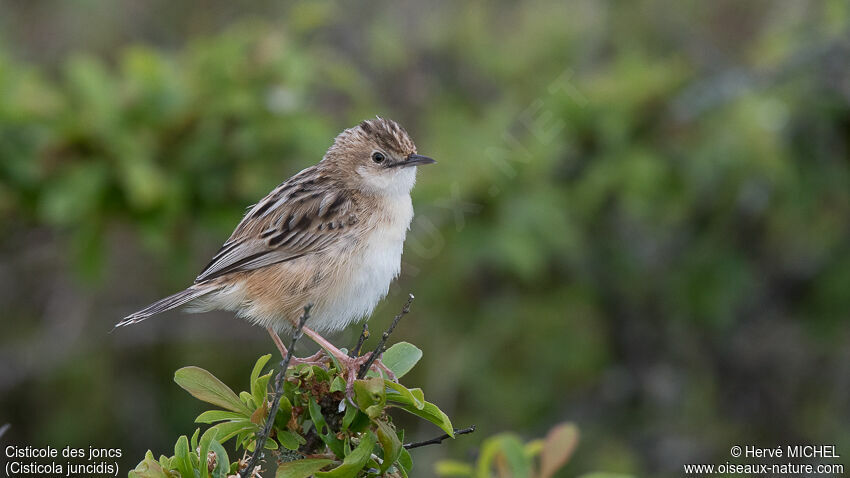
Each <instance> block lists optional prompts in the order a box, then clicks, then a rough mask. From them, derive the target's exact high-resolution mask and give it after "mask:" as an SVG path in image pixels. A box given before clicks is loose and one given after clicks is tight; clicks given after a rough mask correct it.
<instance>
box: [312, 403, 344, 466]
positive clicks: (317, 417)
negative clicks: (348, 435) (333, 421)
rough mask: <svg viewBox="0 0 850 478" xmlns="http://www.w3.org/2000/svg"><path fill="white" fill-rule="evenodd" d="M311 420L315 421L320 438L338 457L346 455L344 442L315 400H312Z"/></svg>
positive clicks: (314, 424)
mask: <svg viewBox="0 0 850 478" xmlns="http://www.w3.org/2000/svg"><path fill="white" fill-rule="evenodd" d="M309 409H310V420H313V426H314V427H315V428H316V433H318V434H319V438H321V439H322V441H323V442H324V443H325V445H327V446H328V448H330V449H331V451H333V452H334V454H335V455H336V456H339V457H342V456H343V455H344V454H345V453H344V451H343V447H342V445H343V444H342V440H340V439H339V438H337V437H336V433H334V431H333V430H331V427H330V425H328V422H327V421H326V420H325V417H324V416H323V415H322V407H320V406H319V404H318V403H316V401H315V400H314V399H313V398H310V404H309Z"/></svg>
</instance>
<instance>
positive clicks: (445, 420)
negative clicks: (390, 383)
mask: <svg viewBox="0 0 850 478" xmlns="http://www.w3.org/2000/svg"><path fill="white" fill-rule="evenodd" d="M392 390H394V389H392ZM387 402H388V403H389V404H390V405H391V406H395V407H399V408H401V409H402V410H404V411H406V412H409V413H412V414H414V415H416V416H418V417H421V418H424V419H425V420H428V421H429V422H431V423H433V424H434V425H437V426H438V427H440V428H442V429H443V431H445V432H446V433H448V434H449V436H450V437H452V438H454V436H455V432H454V428H453V427H452V422H451V420H449V417H448V416H447V415H446V414H445V413H443V411H442V410H440V409H439V408H437V406H436V405H434V404H433V403H431V402H427V401H426V402H424V406H422V408H418V404H417V403H416V401H414V400H412V399H411V398H410V397H409V396H407V395H403V394H400V393H390V394H388V395H387Z"/></svg>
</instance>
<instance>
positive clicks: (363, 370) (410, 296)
mask: <svg viewBox="0 0 850 478" xmlns="http://www.w3.org/2000/svg"><path fill="white" fill-rule="evenodd" d="M413 299H414V297H413V294H407V302H405V303H404V307H402V309H401V312H399V314H398V315H396V316H395V318H394V319H393V322H392V323H391V324H390V328H388V329H387V331H386V332H384V335H382V336H381V340H379V341H378V346H377V347H375V351H374V352H372V355H370V356H369V358H368V359H366V362H364V363H363V365H362V366H361V367H360V371H359V372H358V373H357V378H363V377H365V376H366V373H367V372H368V371H369V368H370V367H371V366H372V364H373V363H375V360H377V359H378V357H380V356H381V354H382V353H384V345H385V344H386V343H387V340H388V339H389V338H390V334H391V333H393V330H395V326H396V325H398V322H399V321H400V320H401V318H402V317H404V316H405V315H407V313H408V312H410V304H412V303H413Z"/></svg>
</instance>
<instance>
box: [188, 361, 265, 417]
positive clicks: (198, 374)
mask: <svg viewBox="0 0 850 478" xmlns="http://www.w3.org/2000/svg"><path fill="white" fill-rule="evenodd" d="M174 381H175V382H177V385H180V387H181V388H182V389H183V390H186V391H187V392H189V393H190V394H192V396H193V397H195V398H197V399H198V400H201V401H204V402H207V403H212V404H213V405H218V406H219V407H222V408H224V409H227V410H230V411H233V412H238V413H242V414H245V416H250V415H251V410H249V409H248V407H246V406H245V404H243V403H242V402H241V401H240V400H239V397H237V396H236V394H235V393H233V390H231V389H230V387H228V386H227V385H225V384H224V383H222V381H221V380H219V379H217V378H216V377H215V376H214V375H213V374H211V373H209V372H207V371H206V370H204V369H202V368H200V367H194V366H191V367H183V368H181V369H180V370H178V371H176V372H175V373H174Z"/></svg>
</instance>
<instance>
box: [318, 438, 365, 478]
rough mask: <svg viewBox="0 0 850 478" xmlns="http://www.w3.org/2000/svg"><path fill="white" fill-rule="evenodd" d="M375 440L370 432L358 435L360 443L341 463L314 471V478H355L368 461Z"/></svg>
mask: <svg viewBox="0 0 850 478" xmlns="http://www.w3.org/2000/svg"><path fill="white" fill-rule="evenodd" d="M375 442H376V440H375V435H373V434H372V433H364V434H362V435H360V444H358V445H357V448H355V449H354V450H352V451H351V453H349V454H348V456H346V457H345V460H343V462H342V464H341V465H339V466H338V467H336V468H334V469H333V470H330V471H320V472H318V473H316V478H355V477H356V476H357V474H358V473H359V472H360V470H362V469H363V467H364V466H366V463H368V462H369V458H370V457H371V456H372V448H374V447H375Z"/></svg>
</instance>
